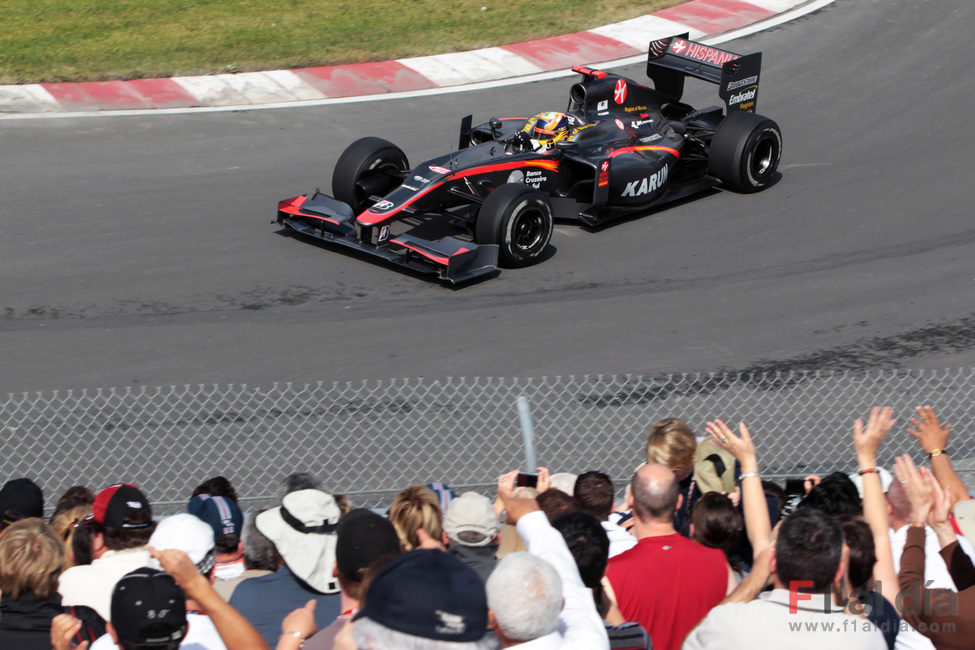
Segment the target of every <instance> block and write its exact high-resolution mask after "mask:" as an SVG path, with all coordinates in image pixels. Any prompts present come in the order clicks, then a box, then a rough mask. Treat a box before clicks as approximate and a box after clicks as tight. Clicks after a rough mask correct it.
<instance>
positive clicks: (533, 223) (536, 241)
mask: <svg viewBox="0 0 975 650" xmlns="http://www.w3.org/2000/svg"><path fill="white" fill-rule="evenodd" d="M554 228H555V219H554V217H553V215H552V204H551V203H550V202H549V200H548V196H546V195H545V193H544V192H539V191H538V190H535V189H532V188H530V187H528V186H527V185H522V184H521V183H508V184H506V185H502V186H501V187H498V188H497V189H495V190H494V191H493V192H491V193H490V194H489V195H488V197H487V198H486V199H485V200H484V203H483V204H482V205H481V207H480V209H479V210H478V213H477V221H476V222H475V227H474V240H475V241H476V242H477V243H478V244H497V245H498V263H499V264H500V265H501V266H507V267H519V266H528V265H530V264H534V263H536V262H538V260H539V256H540V255H541V253H542V251H544V250H545V247H546V246H548V243H549V241H550V240H551V239H552V231H553V230H554Z"/></svg>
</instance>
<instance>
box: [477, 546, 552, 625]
mask: <svg viewBox="0 0 975 650" xmlns="http://www.w3.org/2000/svg"><path fill="white" fill-rule="evenodd" d="M485 586H486V588H487V599H488V608H489V609H490V610H491V611H492V612H494V618H495V620H496V621H497V624H498V628H499V629H500V630H501V632H502V634H504V636H505V637H507V638H508V639H509V640H511V641H533V640H535V639H537V638H540V637H543V636H545V635H546V634H550V633H551V632H554V631H555V630H557V629H558V627H559V612H560V611H561V610H562V580H561V579H560V578H559V574H558V573H556V572H555V568H554V567H553V566H552V565H551V564H549V563H548V562H546V561H545V560H543V559H541V558H538V557H535V556H534V555H532V554H531V553H525V552H518V553H509V554H507V555H505V556H504V557H502V558H501V559H500V560H499V561H498V564H497V566H496V567H495V568H494V571H492V572H491V575H490V577H488V580H487V584H486V585H485Z"/></svg>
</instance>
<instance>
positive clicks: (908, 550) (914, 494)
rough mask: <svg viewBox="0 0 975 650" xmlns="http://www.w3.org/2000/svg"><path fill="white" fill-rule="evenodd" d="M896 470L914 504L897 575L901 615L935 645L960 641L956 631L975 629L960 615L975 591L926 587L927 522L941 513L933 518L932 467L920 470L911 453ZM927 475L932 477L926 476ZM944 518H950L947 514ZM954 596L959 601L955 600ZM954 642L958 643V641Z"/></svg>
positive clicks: (965, 632)
mask: <svg viewBox="0 0 975 650" xmlns="http://www.w3.org/2000/svg"><path fill="white" fill-rule="evenodd" d="M894 473H895V474H896V476H897V480H898V481H900V482H901V483H902V484H903V486H904V492H905V493H906V494H907V500H908V501H909V502H910V504H911V524H910V526H908V528H907V541H906V543H905V544H904V554H903V555H902V556H901V570H900V574H899V575H898V580H899V583H900V588H901V593H900V595H899V598H898V600H899V601H900V602H899V603H898V604H899V605H900V609H901V614H902V616H903V617H904V620H906V621H907V622H908V623H910V624H911V625H912V626H913V627H914V628H915V629H917V630H919V631H920V632H921V633H922V634H924V635H925V636H926V637H928V638H929V639H931V640H932V642H934V645H935V647H941V644H942V643H944V642H945V641H957V639H953V638H952V637H954V636H955V635H956V634H958V635H961V636H960V638H966V637H968V638H971V637H970V636H968V635H970V634H971V633H973V632H975V629H971V628H972V626H971V625H969V624H968V623H967V618H964V617H962V616H959V615H958V614H959V612H961V611H965V610H966V609H969V608H970V607H971V606H973V605H975V603H973V602H972V601H971V600H970V598H971V597H972V595H975V594H971V593H968V594H966V595H965V597H964V599H962V596H961V594H956V593H955V592H952V591H951V590H949V589H926V588H925V587H924V563H925V554H924V525H925V523H926V522H927V523H929V524H930V523H932V522H934V520H935V518H937V517H939V516H940V514H939V513H935V514H934V516H933V517H932V511H933V509H934V507H935V496H934V493H935V491H936V490H937V489H940V488H936V487H935V484H936V481H935V480H934V478H933V475H932V474H931V473H930V471H929V470H927V469H926V468H922V469H921V471H920V472H918V470H917V469H916V468H915V466H914V461H913V460H911V457H910V456H909V455H908V454H904V455H903V456H900V457H898V458H897V459H895V461H894ZM925 474H927V476H928V477H931V478H926V477H925ZM948 489H949V490H950V488H948ZM945 512H947V510H945ZM945 520H946V521H947V515H945ZM936 532H937V531H936ZM955 598H958V599H959V600H958V601H954V600H953V599H955ZM962 600H964V604H963V602H962ZM952 602H956V603H957V606H956V607H945V604H946V603H952ZM963 627H964V628H965V629H963ZM951 645H952V646H956V645H957V643H952V644H951Z"/></svg>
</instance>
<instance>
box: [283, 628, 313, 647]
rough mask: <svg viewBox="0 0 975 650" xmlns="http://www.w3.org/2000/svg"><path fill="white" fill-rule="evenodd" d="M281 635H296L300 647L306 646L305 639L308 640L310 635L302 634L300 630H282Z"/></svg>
mask: <svg viewBox="0 0 975 650" xmlns="http://www.w3.org/2000/svg"><path fill="white" fill-rule="evenodd" d="M281 636H290V637H294V638H296V639H298V647H299V648H302V647H304V645H305V641H307V640H308V637H306V636H305V635H304V634H302V633H301V632H298V631H292V632H282V633H281Z"/></svg>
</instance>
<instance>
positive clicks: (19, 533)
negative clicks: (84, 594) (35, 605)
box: [0, 517, 64, 600]
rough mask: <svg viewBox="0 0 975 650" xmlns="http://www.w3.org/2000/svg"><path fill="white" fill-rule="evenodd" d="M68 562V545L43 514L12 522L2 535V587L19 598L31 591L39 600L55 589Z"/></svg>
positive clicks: (10, 596)
mask: <svg viewBox="0 0 975 650" xmlns="http://www.w3.org/2000/svg"><path fill="white" fill-rule="evenodd" d="M63 564H64V545H63V543H62V542H61V540H60V539H58V536H57V534H56V533H55V532H54V529H53V528H51V527H50V526H48V525H47V524H46V523H44V520H43V519H40V518H39V517H30V518H28V519H21V520H20V521H17V522H14V523H12V524H10V526H8V527H7V528H6V529H5V530H4V531H3V534H2V535H0V591H2V592H3V597H4V598H10V599H13V600H16V599H17V598H19V597H20V595H21V594H23V593H27V592H31V593H33V594H34V597H35V598H36V599H37V600H43V599H45V598H47V597H49V596H50V595H51V594H53V593H55V592H56V591H57V588H58V576H60V575H61V570H62V566H63Z"/></svg>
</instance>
